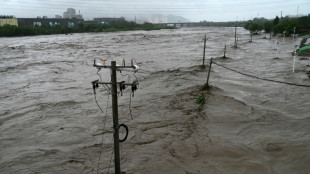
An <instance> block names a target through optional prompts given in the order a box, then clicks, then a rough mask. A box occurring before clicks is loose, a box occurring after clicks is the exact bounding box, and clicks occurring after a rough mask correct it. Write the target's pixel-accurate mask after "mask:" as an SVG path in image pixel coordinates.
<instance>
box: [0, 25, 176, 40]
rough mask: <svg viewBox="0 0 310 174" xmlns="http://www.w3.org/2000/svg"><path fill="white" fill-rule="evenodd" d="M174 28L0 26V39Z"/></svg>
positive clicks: (149, 26)
mask: <svg viewBox="0 0 310 174" xmlns="http://www.w3.org/2000/svg"><path fill="white" fill-rule="evenodd" d="M174 28H175V27H169V26H157V25H153V24H151V23H144V24H136V23H134V22H128V21H117V22H111V23H110V24H87V25H86V24H83V23H80V24H78V25H76V26H74V27H67V26H57V25H56V26H26V25H24V26H13V25H3V26H0V37H14V36H35V35H50V34H69V33H86V32H115V31H129V30H160V29H174Z"/></svg>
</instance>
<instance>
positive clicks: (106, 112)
mask: <svg viewBox="0 0 310 174" xmlns="http://www.w3.org/2000/svg"><path fill="white" fill-rule="evenodd" d="M109 97H110V95H108V100H107V105H106V110H105V118H104V120H103V129H102V130H103V131H104V130H105V122H106V120H107V117H108V107H109ZM96 101H97V100H96ZM97 105H98V103H97ZM98 107H99V108H100V106H99V105H98ZM100 110H101V112H102V113H104V112H103V111H102V109H101V108H100ZM103 136H104V132H102V136H101V146H100V153H99V157H98V167H97V174H98V173H99V168H100V161H101V154H102V148H103Z"/></svg>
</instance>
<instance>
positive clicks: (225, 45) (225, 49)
mask: <svg viewBox="0 0 310 174" xmlns="http://www.w3.org/2000/svg"><path fill="white" fill-rule="evenodd" d="M224 58H226V44H225V47H224Z"/></svg>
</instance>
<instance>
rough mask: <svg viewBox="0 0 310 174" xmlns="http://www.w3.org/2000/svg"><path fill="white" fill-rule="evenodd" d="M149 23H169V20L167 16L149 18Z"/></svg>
mask: <svg viewBox="0 0 310 174" xmlns="http://www.w3.org/2000/svg"><path fill="white" fill-rule="evenodd" d="M147 22H149V23H156V24H158V23H167V22H168V18H167V17H166V16H163V17H148V18H147Z"/></svg>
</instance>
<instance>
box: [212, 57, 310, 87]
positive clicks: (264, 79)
mask: <svg viewBox="0 0 310 174" xmlns="http://www.w3.org/2000/svg"><path fill="white" fill-rule="evenodd" d="M212 63H214V64H215V65H218V66H220V67H222V68H225V69H228V70H230V71H233V72H235V73H238V74H241V75H244V76H248V77H251V78H255V79H259V80H263V81H269V82H274V83H281V84H286V85H292V86H299V87H308V88H309V87H310V85H303V84H295V83H290V82H283V81H278V80H271V79H266V78H262V77H257V76H254V75H251V74H247V73H243V72H240V71H237V70H234V69H231V68H228V67H226V66H223V65H220V64H218V63H216V62H212Z"/></svg>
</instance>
